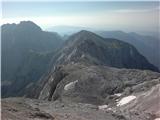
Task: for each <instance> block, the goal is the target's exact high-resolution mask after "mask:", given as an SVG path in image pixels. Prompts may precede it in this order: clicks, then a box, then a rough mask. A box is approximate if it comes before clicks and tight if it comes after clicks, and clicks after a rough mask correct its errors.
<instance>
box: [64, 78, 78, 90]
mask: <svg viewBox="0 0 160 120" xmlns="http://www.w3.org/2000/svg"><path fill="white" fill-rule="evenodd" d="M77 82H78V80H75V81H73V82H70V83H68V84H67V85H65V87H64V90H71V89H73V88H74V86H75V84H76V83H77Z"/></svg>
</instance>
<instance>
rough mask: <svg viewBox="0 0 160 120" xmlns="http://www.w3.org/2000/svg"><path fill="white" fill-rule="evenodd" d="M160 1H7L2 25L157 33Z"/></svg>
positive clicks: (3, 7)
mask: <svg viewBox="0 0 160 120" xmlns="http://www.w3.org/2000/svg"><path fill="white" fill-rule="evenodd" d="M159 12H160V7H159V3H158V2H104V1H103V2H3V3H2V18H3V19H2V21H1V23H3V24H4V23H18V22H19V21H22V20H31V21H33V22H35V23H37V24H38V25H40V26H41V27H42V28H43V29H45V28H47V27H49V26H56V25H69V26H82V27H89V28H98V29H107V30H108V29H110V30H124V31H157V30H158V27H159V24H158V20H159V18H158V15H159Z"/></svg>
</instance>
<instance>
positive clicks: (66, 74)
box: [39, 63, 160, 104]
mask: <svg viewBox="0 0 160 120" xmlns="http://www.w3.org/2000/svg"><path fill="white" fill-rule="evenodd" d="M59 76H61V78H60V77H59ZM62 76H63V77H62ZM159 82H160V74H159V73H156V72H151V71H147V70H144V71H141V70H136V69H118V68H113V67H107V66H96V65H83V64H81V63H77V64H67V65H62V66H59V68H57V69H56V70H55V71H54V73H53V74H52V75H51V76H50V78H49V81H48V82H47V83H46V85H45V86H44V88H43V90H42V91H41V95H40V97H39V98H41V99H49V100H57V99H59V100H64V101H66V100H69V101H75V102H84V103H92V104H103V103H106V102H108V101H109V100H110V98H109V97H108V96H114V94H117V93H123V95H130V94H132V93H138V92H141V91H147V90H148V89H150V88H151V87H152V86H154V85H156V84H158V83H159ZM73 84H74V85H73ZM69 86H70V88H69ZM67 87H68V88H69V89H68V88H67ZM66 88H67V89H66ZM53 91H54V92H53ZM44 93H48V94H44Z"/></svg>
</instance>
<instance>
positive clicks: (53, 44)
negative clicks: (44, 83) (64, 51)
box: [1, 21, 62, 97]
mask: <svg viewBox="0 0 160 120" xmlns="http://www.w3.org/2000/svg"><path fill="white" fill-rule="evenodd" d="M1 33H2V34H1V36H2V39H1V40H2V97H7V96H24V95H25V92H24V89H25V88H26V87H27V85H28V87H29V86H32V85H33V84H34V83H35V82H36V81H37V80H39V79H40V77H41V76H42V74H43V73H44V72H45V71H47V69H48V65H49V63H50V60H51V58H52V56H53V54H54V51H55V50H56V49H57V48H58V47H59V46H60V45H61V44H62V40H61V37H60V36H58V34H56V33H50V32H45V31H42V30H41V28H40V27H39V26H37V25H36V24H34V23H33V22H31V21H23V22H20V23H19V24H5V25H2V26H1Z"/></svg>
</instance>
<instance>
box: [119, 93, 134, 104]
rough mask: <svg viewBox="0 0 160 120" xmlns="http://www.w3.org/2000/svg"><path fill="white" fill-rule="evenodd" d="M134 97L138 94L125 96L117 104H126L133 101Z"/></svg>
mask: <svg viewBox="0 0 160 120" xmlns="http://www.w3.org/2000/svg"><path fill="white" fill-rule="evenodd" d="M134 99H136V96H134V95H130V96H127V97H124V98H122V99H121V100H120V101H119V102H117V106H122V105H125V104H127V103H129V102H131V101H132V100H134Z"/></svg>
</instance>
